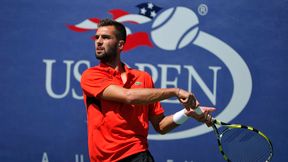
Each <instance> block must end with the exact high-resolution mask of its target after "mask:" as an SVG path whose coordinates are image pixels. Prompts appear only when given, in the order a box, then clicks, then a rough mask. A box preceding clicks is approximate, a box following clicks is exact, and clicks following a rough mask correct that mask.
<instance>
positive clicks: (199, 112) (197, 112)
mask: <svg viewBox="0 0 288 162" xmlns="http://www.w3.org/2000/svg"><path fill="white" fill-rule="evenodd" d="M194 111H195V112H196V114H198V115H201V114H203V112H202V110H201V108H200V106H197V107H196V109H194Z"/></svg>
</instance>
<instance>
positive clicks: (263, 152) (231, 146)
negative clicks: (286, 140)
mask: <svg viewBox="0 0 288 162" xmlns="http://www.w3.org/2000/svg"><path fill="white" fill-rule="evenodd" d="M194 111H195V112H196V113H197V114H199V115H200V114H202V113H203V112H202V110H201V109H200V107H197V108H196V109H195V110H194ZM212 123H213V124H212V128H213V130H214V133H215V135H216V137H217V143H218V148H219V151H220V153H221V154H222V156H223V158H224V159H225V160H226V161H228V162H231V161H232V162H239V161H241V162H270V161H271V159H272V156H273V146H272V142H271V140H270V139H269V138H268V137H267V136H266V135H265V134H264V133H263V132H261V131H259V130H257V129H255V128H253V127H251V126H245V125H241V124H229V123H224V122H222V121H220V120H217V119H214V118H212ZM216 125H218V126H219V128H218V127H217V126H216Z"/></svg>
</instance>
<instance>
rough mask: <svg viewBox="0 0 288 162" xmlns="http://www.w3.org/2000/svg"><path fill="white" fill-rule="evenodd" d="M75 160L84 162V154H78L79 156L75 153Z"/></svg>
mask: <svg viewBox="0 0 288 162" xmlns="http://www.w3.org/2000/svg"><path fill="white" fill-rule="evenodd" d="M79 159H80V160H79ZM75 162H84V155H83V154H80V156H79V155H78V154H76V155H75Z"/></svg>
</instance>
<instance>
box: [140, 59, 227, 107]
mask: <svg viewBox="0 0 288 162" xmlns="http://www.w3.org/2000/svg"><path fill="white" fill-rule="evenodd" d="M135 65H136V66H137V67H138V69H139V70H142V71H150V72H151V76H152V79H153V81H154V82H156V81H157V79H158V75H159V74H158V70H157V68H156V67H155V66H154V65H152V64H147V63H143V64H141V63H136V64H135ZM157 66H158V67H160V69H161V82H160V85H161V88H167V87H168V86H170V87H171V86H172V87H178V77H175V79H174V80H173V81H168V75H167V74H168V69H174V70H176V71H177V72H178V74H179V75H180V74H181V66H180V65H167V64H158V65H157ZM183 67H184V68H185V69H187V70H188V83H187V84H188V91H190V92H192V78H195V81H196V82H197V83H198V84H199V86H200V87H201V89H202V90H203V91H204V93H205V94H206V95H207V97H208V99H209V100H210V101H211V103H212V104H214V105H216V94H217V93H216V92H217V72H218V70H220V69H222V68H221V67H220V66H209V67H208V68H209V69H211V70H212V71H213V87H212V88H213V90H212V92H211V90H209V88H208V86H207V84H205V82H204V81H203V79H202V78H201V77H200V75H199V74H198V73H197V71H196V70H195V68H194V67H193V66H191V65H184V66H183ZM163 102H164V103H165V102H166V103H178V100H177V99H175V100H171V99H168V100H165V101H163Z"/></svg>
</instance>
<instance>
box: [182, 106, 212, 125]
mask: <svg viewBox="0 0 288 162" xmlns="http://www.w3.org/2000/svg"><path fill="white" fill-rule="evenodd" d="M200 108H201V110H202V112H203V114H201V115H198V114H197V113H196V112H195V111H194V110H192V109H190V110H187V109H186V112H185V114H186V115H187V116H189V117H192V118H194V119H195V120H197V121H199V122H202V123H205V124H206V125H207V126H208V127H210V126H211V125H212V116H211V115H210V114H211V113H212V112H214V111H215V110H216V108H214V107H205V106H201V107H200Z"/></svg>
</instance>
